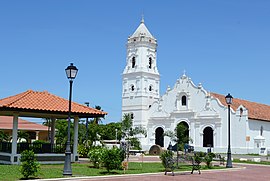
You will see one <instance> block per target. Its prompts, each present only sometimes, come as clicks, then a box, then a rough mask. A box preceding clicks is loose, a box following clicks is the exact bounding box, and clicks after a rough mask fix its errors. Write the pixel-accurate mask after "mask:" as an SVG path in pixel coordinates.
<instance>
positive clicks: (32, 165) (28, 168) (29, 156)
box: [20, 150, 40, 179]
mask: <svg viewBox="0 0 270 181" xmlns="http://www.w3.org/2000/svg"><path fill="white" fill-rule="evenodd" d="M20 161H21V166H20V172H21V174H22V175H23V176H24V178H26V179H28V178H29V176H37V173H38V171H39V168H40V165H39V163H38V162H37V160H36V157H35V153H34V152H33V151H32V150H25V151H23V152H22V153H21V158H20Z"/></svg>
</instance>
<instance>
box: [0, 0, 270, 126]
mask: <svg viewBox="0 0 270 181" xmlns="http://www.w3.org/2000/svg"><path fill="white" fill-rule="evenodd" d="M269 7H270V1H269V0H219V1H217V0H203V1H202V0H174V1H173V0H171V1H161V0H160V1H158V0H115V1H111V0H99V1H90V0H84V1H83V0H80V1H78V0H77V1H75V0H57V1H52V0H47V1H34V0H32V1H30V0H28V1H19V0H18V1H0V25H1V26H0V63H1V87H0V98H4V97H7V96H11V95H14V94H18V93H21V92H24V91H26V90H29V89H32V90H36V91H44V90H47V91H49V92H51V93H53V94H56V95H58V96H60V97H63V98H67V99H68V91H69V89H68V86H69V83H68V80H67V78H66V75H65V72H64V69H65V68H66V67H67V66H68V65H69V64H70V63H71V62H73V63H74V64H75V65H76V66H77V68H78V69H79V72H78V75H77V78H76V79H75V81H74V89H73V101H75V102H78V103H84V102H85V101H89V102H90V105H91V106H95V105H100V106H101V107H102V108H103V110H104V111H107V112H108V113H109V114H108V116H107V117H106V119H105V121H104V123H107V122H115V121H119V120H120V119H121V92H122V78H121V74H122V71H123V70H124V67H125V61H126V60H125V58H126V41H127V38H128V36H129V35H131V34H132V33H133V32H134V31H135V29H136V28H137V27H138V25H139V23H140V20H141V15H142V14H144V18H145V24H146V26H147V27H148V29H149V30H150V32H151V33H152V34H153V35H154V36H155V38H156V39H157V40H158V52H157V62H158V69H159V72H160V74H161V87H160V90H161V91H160V92H161V94H163V93H164V92H165V90H166V87H167V86H168V85H170V86H171V87H172V86H173V85H174V84H175V82H176V80H177V79H178V78H179V77H180V76H181V75H182V74H183V71H184V70H186V74H187V75H188V76H189V77H191V79H192V80H193V82H194V83H195V84H198V83H202V84H203V86H204V88H205V89H206V90H208V91H211V92H216V93H220V94H224V95H225V94H227V93H228V92H230V93H231V94H232V95H233V96H234V97H237V98H242V99H246V100H250V101H253V102H260V103H264V104H270V98H269V88H270V84H269V77H270V71H269V65H270V63H269V60H270V33H269V32H270V11H269Z"/></svg>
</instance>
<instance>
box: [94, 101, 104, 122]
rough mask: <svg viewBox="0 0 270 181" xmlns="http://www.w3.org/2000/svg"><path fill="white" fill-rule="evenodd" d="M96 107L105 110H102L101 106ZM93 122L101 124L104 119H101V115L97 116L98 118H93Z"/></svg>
mask: <svg viewBox="0 0 270 181" xmlns="http://www.w3.org/2000/svg"><path fill="white" fill-rule="evenodd" d="M95 109H97V110H100V111H103V110H101V107H100V106H97V105H96V106H95ZM92 122H93V123H95V124H100V123H101V122H102V121H101V117H96V118H94V119H93V120H92Z"/></svg>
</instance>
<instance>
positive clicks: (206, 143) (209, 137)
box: [203, 127, 214, 147]
mask: <svg viewBox="0 0 270 181" xmlns="http://www.w3.org/2000/svg"><path fill="white" fill-rule="evenodd" d="M213 132H214V131H213V129H212V128H211V127H206V128H205V129H204V130H203V147H214V141H213V140H214V139H213Z"/></svg>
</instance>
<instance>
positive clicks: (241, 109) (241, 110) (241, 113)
mask: <svg viewBox="0 0 270 181" xmlns="http://www.w3.org/2000/svg"><path fill="white" fill-rule="evenodd" d="M243 112H244V110H243V108H240V117H241V116H242V115H243Z"/></svg>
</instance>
